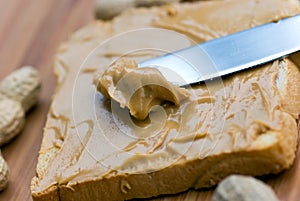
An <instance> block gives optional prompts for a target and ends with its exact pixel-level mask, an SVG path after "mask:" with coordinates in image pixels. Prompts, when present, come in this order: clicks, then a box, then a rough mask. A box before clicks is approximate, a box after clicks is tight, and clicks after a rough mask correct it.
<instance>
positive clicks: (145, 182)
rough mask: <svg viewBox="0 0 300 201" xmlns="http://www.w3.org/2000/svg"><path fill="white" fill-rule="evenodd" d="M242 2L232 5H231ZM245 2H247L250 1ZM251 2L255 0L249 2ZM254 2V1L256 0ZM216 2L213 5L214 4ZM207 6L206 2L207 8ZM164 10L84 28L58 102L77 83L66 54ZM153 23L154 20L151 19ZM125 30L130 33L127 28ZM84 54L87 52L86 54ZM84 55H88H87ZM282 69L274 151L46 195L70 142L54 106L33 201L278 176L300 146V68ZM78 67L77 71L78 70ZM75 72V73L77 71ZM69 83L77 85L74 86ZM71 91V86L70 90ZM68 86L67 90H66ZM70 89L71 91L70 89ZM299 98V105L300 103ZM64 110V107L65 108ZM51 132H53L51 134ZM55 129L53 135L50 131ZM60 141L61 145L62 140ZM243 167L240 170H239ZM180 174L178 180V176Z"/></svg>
mask: <svg viewBox="0 0 300 201" xmlns="http://www.w3.org/2000/svg"><path fill="white" fill-rule="evenodd" d="M234 1H236V2H238V1H237V0H232V2H234ZM245 2H246V1H245ZM247 2H248V3H251V2H252V1H251V0H248V1H247ZM253 2H254V1H253ZM276 2H277V3H278V2H279V4H280V3H282V4H285V5H284V7H285V12H286V13H285V14H283V15H284V16H289V15H294V14H296V13H298V12H299V11H300V8H298V7H297V6H296V5H295V4H294V2H292V1H291V2H284V1H276ZM210 3H211V2H209V4H210ZM204 4H205V3H203V5H204ZM195 5H196V7H197V6H198V7H200V6H202V3H201V2H200V3H195ZM185 6H186V7H184V8H183V11H184V10H185V9H191V8H192V7H195V6H194V5H192V4H191V5H190V7H189V4H185ZM160 12H163V9H162V8H150V9H145V10H144V9H136V10H130V11H128V12H127V13H125V14H124V15H123V16H120V17H119V18H117V19H115V20H114V21H113V22H112V23H107V22H102V21H97V22H92V23H91V24H90V25H88V26H87V27H85V28H82V29H80V30H79V31H77V32H76V33H74V35H73V36H72V37H71V38H70V40H69V41H68V42H66V43H64V44H62V45H61V47H60V49H59V50H58V54H57V57H56V62H55V74H56V76H57V83H58V86H57V89H56V94H55V95H54V97H53V99H54V100H55V99H57V97H58V95H57V94H58V93H63V92H66V90H67V86H64V81H65V80H68V79H73V77H70V76H69V77H64V75H65V74H66V73H64V71H69V70H70V69H68V66H72V68H73V67H74V66H75V64H74V63H72V61H71V58H69V57H68V58H69V59H68V60H67V61H66V60H65V61H64V62H70V63H71V64H66V63H63V61H62V59H60V56H61V55H64V54H65V52H66V51H73V54H74V57H76V56H78V55H77V54H75V52H76V51H78V52H80V51H83V53H86V52H89V51H90V50H92V49H93V48H94V47H95V43H97V42H99V43H100V42H102V41H103V40H105V39H106V38H107V37H110V36H111V35H113V34H115V33H118V32H121V31H124V30H122V28H120V27H118V28H119V29H120V30H118V31H116V32H112V30H113V29H114V28H115V27H114V26H118V20H121V19H122V18H128V19H127V20H128V21H130V20H132V21H134V20H135V19H136V18H134V17H132V16H135V17H136V16H138V15H142V14H145V15H149V16H144V17H145V18H147V19H146V20H145V21H146V22H145V24H143V23H142V22H141V23H138V25H137V27H140V26H141V27H143V26H150V25H151V23H150V22H151V19H153V18H155V16H157V15H158V14H159V13H160ZM271 13H272V12H271ZM148 18H149V19H148ZM149 23H150V24H149ZM125 30H126V29H125ZM89 37H90V38H93V37H94V39H93V40H92V41H91V42H86V43H85V40H87V38H89ZM82 49H83V50H82ZM83 56H84V55H83ZM280 64H281V65H285V66H284V67H283V69H284V70H283V75H284V76H285V80H286V81H287V82H286V83H284V84H283V85H282V86H281V87H282V88H280V90H279V91H280V96H281V99H282V107H283V108H284V109H285V111H284V112H279V113H278V114H277V115H278V119H280V122H279V124H280V126H279V128H280V129H279V130H278V129H277V130H272V129H267V130H266V131H264V132H263V133H261V134H260V136H267V137H268V136H271V137H272V139H274V143H271V144H270V146H267V145H266V144H264V143H263V142H264V140H265V139H264V138H263V137H262V139H261V141H259V142H258V144H256V145H253V147H250V148H247V149H244V150H238V151H235V152H229V153H222V154H216V155H213V156H208V157H205V158H194V159H192V160H189V161H186V160H179V161H178V162H176V164H174V165H172V166H168V167H166V168H163V169H160V170H157V171H154V172H148V173H136V174H117V173H114V172H111V173H109V174H107V175H106V176H104V177H99V178H97V177H95V178H93V179H87V180H84V181H76V182H73V183H72V182H70V183H67V184H66V183H64V182H63V183H59V182H58V183H55V184H53V185H50V184H49V187H47V188H45V189H43V190H36V189H37V186H39V185H40V182H41V181H42V180H43V179H44V178H45V177H46V176H47V174H48V168H49V167H50V166H51V164H52V162H53V161H54V160H56V158H55V157H56V156H57V155H58V154H59V153H60V151H61V147H60V143H65V142H64V139H66V136H64V133H61V132H56V131H57V130H53V129H52V127H51V125H52V124H53V123H55V124H59V125H60V128H59V129H60V130H64V129H65V127H66V126H67V123H66V122H67V120H66V119H65V117H61V116H59V114H56V113H55V111H54V110H53V108H54V107H57V106H55V105H54V104H52V106H51V109H50V111H49V114H48V119H47V125H46V128H45V133H44V138H43V142H42V147H41V151H40V156H39V161H38V166H37V176H36V177H35V178H34V179H33V180H32V184H31V188H32V198H33V200H34V201H44V200H47V201H68V200H70V201H71V200H83V201H89V200H102V201H106V200H109V201H111V200H112V201H113V200H115V201H119V200H127V199H132V198H148V197H152V196H158V195H161V194H173V193H178V192H183V191H186V190H188V189H189V188H194V189H200V188H208V187H211V186H214V185H216V184H217V183H218V182H219V181H220V180H221V179H222V178H224V177H226V176H227V175H229V174H233V173H235V174H247V175H255V176H259V175H264V174H270V173H278V172H280V171H282V170H284V169H286V168H289V167H290V166H291V164H292V163H293V161H294V158H295V152H296V147H297V139H298V129H297V125H296V121H295V119H297V118H298V114H299V112H300V99H299V98H298V97H300V89H299V87H297V85H298V84H295V83H300V73H299V69H298V68H297V67H296V66H295V65H294V64H293V63H292V62H291V61H289V60H285V61H281V62H280ZM75 67H76V66H75ZM75 67H74V68H75ZM70 83H72V82H71V81H70ZM71 86H72V85H71ZM64 87H66V88H64ZM69 87H70V86H69ZM298 99H299V100H298ZM62 104H63V103H62ZM61 108H63V107H62V106H61ZM51 129H52V130H51ZM50 130H51V132H50ZM59 139H61V141H59ZM237 167H238V168H237ZM174 175H176V177H174Z"/></svg>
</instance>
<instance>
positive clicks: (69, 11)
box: [0, 0, 300, 201]
mask: <svg viewBox="0 0 300 201" xmlns="http://www.w3.org/2000/svg"><path fill="white" fill-rule="evenodd" d="M92 18H93V0H63V1H62V0H42V1H41V0H13V1H6V0H0V80H1V79H2V78H3V77H5V76H6V75H7V74H9V73H10V72H11V71H13V70H15V69H17V68H18V67H20V66H23V65H33V66H35V67H36V68H37V69H38V70H39V72H40V75H41V77H42V82H43V83H42V84H43V90H42V94H41V97H40V101H39V103H38V105H37V106H36V107H35V108H34V109H33V110H32V111H31V112H30V113H29V114H28V115H27V124H26V127H25V130H24V131H23V132H22V134H21V135H20V136H18V137H17V138H16V139H15V140H14V141H13V142H12V143H10V144H8V145H6V146H4V147H2V151H3V155H4V157H5V159H6V160H7V162H8V165H9V167H10V181H9V187H8V188H7V189H6V190H5V191H3V192H2V193H0V201H15V200H17V201H19V200H24V201H30V200H32V199H31V195H30V180H31V178H32V177H33V176H34V175H35V166H36V163H37V156H38V151H39V147H40V143H41V140H42V132H43V126H44V123H45V120H46V114H47V112H48V108H49V105H50V101H51V94H52V92H53V90H54V87H55V80H54V76H53V74H52V64H53V56H54V53H55V51H56V48H57V47H58V45H59V43H60V42H61V41H63V40H66V39H67V37H68V36H69V35H70V34H71V33H72V32H73V31H74V30H76V29H78V28H79V27H80V26H82V25H84V24H86V23H88V22H89V21H90V20H92ZM299 157H300V151H299V150H298V153H297V159H296V162H295V164H294V165H293V167H292V168H291V169H289V170H288V171H285V172H283V173H282V174H280V175H276V176H275V175H273V176H267V177H264V178H262V179H263V180H264V181H266V182H268V183H269V184H270V185H271V186H272V187H273V188H274V189H275V191H276V193H277V194H278V196H279V198H280V199H281V200H283V201H298V200H300V160H299ZM211 193H212V190H206V191H201V192H200V191H192V190H191V191H188V192H186V193H182V194H178V195H174V196H165V197H160V198H157V199H151V200H156V201H184V200H185V201H189V200H204V201H208V200H210V198H211Z"/></svg>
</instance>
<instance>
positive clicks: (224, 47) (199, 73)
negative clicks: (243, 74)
mask: <svg viewBox="0 0 300 201" xmlns="http://www.w3.org/2000/svg"><path fill="white" fill-rule="evenodd" d="M299 50H300V15H296V16H294V17H290V18H286V19H283V20H280V21H278V22H272V23H268V24H265V25H261V26H258V27H255V28H251V29H248V30H245V31H241V32H237V33H234V34H231V35H228V36H225V37H221V38H218V39H215V40H211V41H208V42H205V43H201V44H199V45H195V46H192V47H188V48H185V49H182V50H179V51H176V52H173V53H169V54H166V55H163V56H160V57H156V58H152V59H149V60H146V61H143V62H140V63H139V64H138V66H139V67H146V66H150V67H156V68H158V69H159V70H160V71H161V72H162V73H163V75H164V76H165V77H166V79H167V80H168V81H170V82H173V83H175V84H178V85H186V84H193V83H198V82H201V81H205V80H208V79H212V78H215V77H219V76H223V75H226V74H230V73H233V72H236V71H240V70H243V69H247V68H249V67H253V66H257V65H260V64H264V63H266V62H269V61H272V60H275V59H278V58H281V57H284V56H286V55H289V54H291V53H294V52H297V51H299Z"/></svg>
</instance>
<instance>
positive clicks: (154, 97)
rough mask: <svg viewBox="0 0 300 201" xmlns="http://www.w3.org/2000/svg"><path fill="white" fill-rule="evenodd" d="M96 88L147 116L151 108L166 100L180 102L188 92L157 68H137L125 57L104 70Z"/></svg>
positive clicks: (133, 112) (135, 113)
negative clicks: (170, 80) (168, 79)
mask: <svg viewBox="0 0 300 201" xmlns="http://www.w3.org/2000/svg"><path fill="white" fill-rule="evenodd" d="M97 83H98V84H97V90H99V91H100V92H101V93H103V94H104V95H105V96H107V97H108V98H111V99H113V100H115V101H117V102H119V103H120V106H121V107H122V108H124V107H125V106H126V107H127V108H128V109H129V111H130V114H131V115H132V116H134V117H135V118H137V119H139V120H144V119H145V118H146V117H147V116H148V114H149V112H150V110H151V108H152V107H153V106H155V105H159V104H161V103H162V102H164V101H169V102H172V103H174V104H175V105H176V106H179V104H180V102H181V101H182V100H184V99H187V98H188V96H189V92H188V90H186V89H184V88H180V87H178V86H176V85H174V84H171V83H169V82H168V81H167V80H166V79H165V78H164V77H163V75H162V74H161V73H160V71H159V70H158V69H155V68H139V69H138V68H137V64H136V63H135V62H134V61H132V60H126V59H122V60H121V61H118V62H116V63H114V64H112V65H111V66H110V67H109V68H108V69H107V70H106V71H105V72H103V73H101V76H100V78H99V80H98V81H97Z"/></svg>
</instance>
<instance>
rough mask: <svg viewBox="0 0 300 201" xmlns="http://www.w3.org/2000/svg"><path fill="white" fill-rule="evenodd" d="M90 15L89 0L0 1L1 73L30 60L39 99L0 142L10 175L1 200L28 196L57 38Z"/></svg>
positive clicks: (0, 75)
mask: <svg viewBox="0 0 300 201" xmlns="http://www.w3.org/2000/svg"><path fill="white" fill-rule="evenodd" d="M92 18H93V2H92V1H90V0H63V1H61V0H42V1H41V0H12V1H6V0H1V1H0V79H2V78H3V77H4V76H6V75H7V74H9V73H10V72H12V71H13V70H15V69H17V68H19V67H21V66H22V65H33V66H35V67H36V68H37V69H38V71H39V72H40V75H41V77H42V86H43V89H42V94H41V97H40V101H39V103H38V105H37V106H36V107H35V108H34V109H33V110H32V111H31V112H29V113H28V114H27V123H26V127H25V130H24V131H23V132H22V134H21V135H20V136H18V137H17V138H16V139H15V140H14V141H13V142H12V143H10V144H8V145H6V146H5V147H3V148H2V151H3V155H4V158H5V159H6V160H7V162H8V165H9V167H10V180H9V187H8V188H7V189H6V190H5V191H3V192H2V193H0V200H1V201H19V200H20V201H22V200H25V201H29V200H32V199H31V195H30V181H31V178H32V177H33V176H34V175H35V166H36V163H37V156H38V151H39V148H40V144H41V139H42V132H43V126H44V124H45V119H46V114H47V112H48V109H49V105H50V101H51V94H52V92H53V90H54V87H55V80H54V76H53V74H52V64H53V56H54V54H55V51H56V49H57V47H58V45H59V43H60V42H61V41H63V40H66V39H67V37H68V36H69V35H70V34H71V33H72V32H73V31H74V30H76V29H78V28H79V27H81V26H82V25H84V24H86V23H87V22H89V21H90V20H91V19H92Z"/></svg>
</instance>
